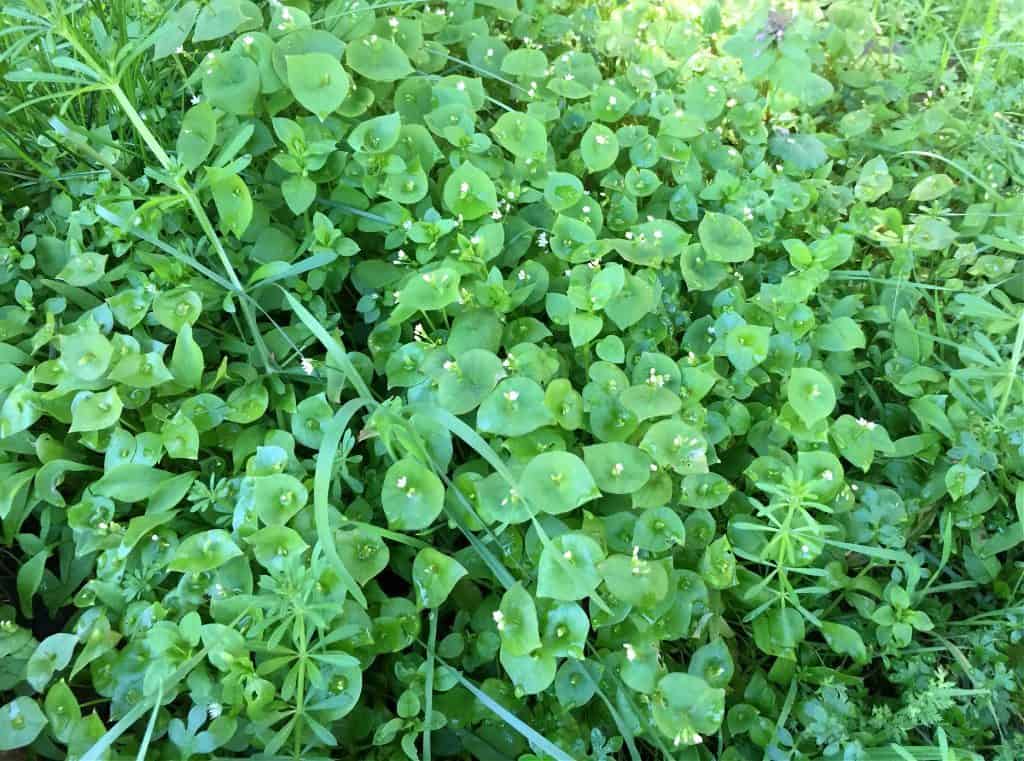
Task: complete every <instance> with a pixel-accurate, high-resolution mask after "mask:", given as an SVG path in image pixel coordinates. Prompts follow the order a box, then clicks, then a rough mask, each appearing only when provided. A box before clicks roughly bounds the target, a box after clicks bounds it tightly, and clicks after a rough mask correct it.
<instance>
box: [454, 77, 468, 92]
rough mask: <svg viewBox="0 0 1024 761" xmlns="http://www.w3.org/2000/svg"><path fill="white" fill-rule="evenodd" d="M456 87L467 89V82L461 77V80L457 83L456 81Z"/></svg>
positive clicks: (457, 88)
mask: <svg viewBox="0 0 1024 761" xmlns="http://www.w3.org/2000/svg"><path fill="white" fill-rule="evenodd" d="M455 89H456V90H465V89H466V83H465V82H463V81H462V80H461V79H460V80H459V81H458V82H456V83H455Z"/></svg>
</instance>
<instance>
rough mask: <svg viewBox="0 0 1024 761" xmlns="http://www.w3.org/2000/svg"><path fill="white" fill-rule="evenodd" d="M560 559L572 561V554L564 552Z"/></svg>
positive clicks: (567, 551) (568, 551)
mask: <svg viewBox="0 0 1024 761" xmlns="http://www.w3.org/2000/svg"><path fill="white" fill-rule="evenodd" d="M562 557H563V558H565V559H566V560H572V552H571V551H570V550H566V551H565V552H563V553H562Z"/></svg>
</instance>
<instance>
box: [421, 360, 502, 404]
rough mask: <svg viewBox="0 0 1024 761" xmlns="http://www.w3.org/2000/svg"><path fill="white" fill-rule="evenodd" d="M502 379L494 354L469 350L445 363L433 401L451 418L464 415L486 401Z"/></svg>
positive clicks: (499, 362) (499, 365) (499, 363)
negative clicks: (435, 398)
mask: <svg viewBox="0 0 1024 761" xmlns="http://www.w3.org/2000/svg"><path fill="white" fill-rule="evenodd" d="M504 377H505V368H503V367H502V365H501V360H500V359H498V357H497V355H495V354H494V353H492V352H489V351H487V350H486V349H470V350H469V351H466V352H463V353H462V354H461V355H460V356H459V359H458V360H457V361H453V360H449V361H448V362H446V363H445V366H444V369H443V370H442V372H441V376H440V378H439V379H438V382H437V383H438V387H437V401H438V402H439V403H440V404H441V406H442V407H444V408H445V409H447V410H448V411H449V412H451V413H453V414H455V415H464V414H466V413H467V412H470V411H471V410H473V409H475V408H476V407H477V406H479V404H480V403H481V402H482V401H484V399H486V398H487V395H488V394H489V393H490V392H491V391H492V390H493V389H494V386H495V384H496V383H497V382H498V381H499V380H500V379H501V378H504Z"/></svg>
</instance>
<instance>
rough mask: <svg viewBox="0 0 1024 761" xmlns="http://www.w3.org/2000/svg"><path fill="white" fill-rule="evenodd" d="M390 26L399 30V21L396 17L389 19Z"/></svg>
mask: <svg viewBox="0 0 1024 761" xmlns="http://www.w3.org/2000/svg"><path fill="white" fill-rule="evenodd" d="M388 26H390V27H391V28H392V29H397V28H398V19H396V18H395V17H394V16H392V17H391V18H389V19H388Z"/></svg>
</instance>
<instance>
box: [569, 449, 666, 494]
mask: <svg viewBox="0 0 1024 761" xmlns="http://www.w3.org/2000/svg"><path fill="white" fill-rule="evenodd" d="M583 460H584V462H586V464H587V469H588V470H589V471H590V472H591V474H592V475H593V476H594V481H595V482H596V483H597V486H598V488H599V489H601V491H603V492H606V493H608V494H632V493H633V492H635V491H637V490H639V489H640V488H642V487H643V485H644V484H646V483H647V481H648V480H649V479H650V477H651V465H652V463H651V459H650V457H648V456H647V454H646V453H645V452H644V451H643V450H641V449H638V448H637V447H634V446H632V445H631V444H625V443H622V442H618V441H615V442H610V443H608V444H595V445H593V446H589V447H585V448H584V449H583Z"/></svg>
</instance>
